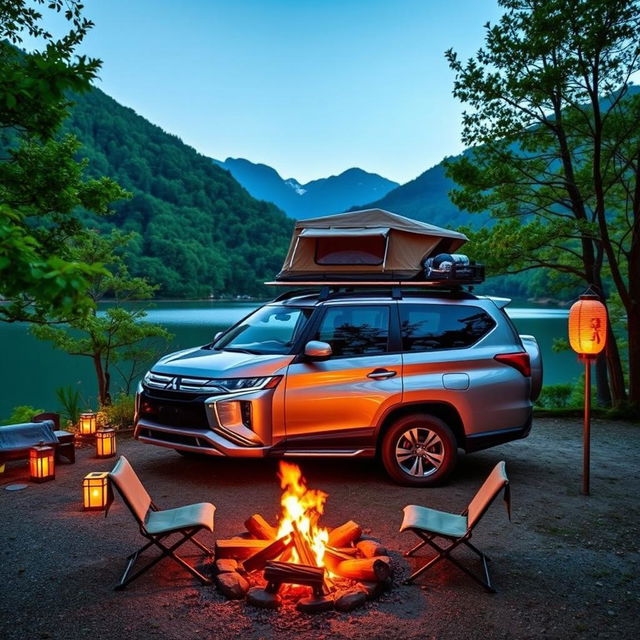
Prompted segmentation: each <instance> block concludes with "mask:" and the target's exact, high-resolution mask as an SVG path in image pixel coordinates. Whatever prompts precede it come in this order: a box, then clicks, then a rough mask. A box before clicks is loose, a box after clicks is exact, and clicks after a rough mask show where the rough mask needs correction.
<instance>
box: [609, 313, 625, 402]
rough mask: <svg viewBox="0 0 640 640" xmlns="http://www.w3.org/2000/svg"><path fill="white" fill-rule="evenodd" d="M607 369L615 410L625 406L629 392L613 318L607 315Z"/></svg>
mask: <svg viewBox="0 0 640 640" xmlns="http://www.w3.org/2000/svg"><path fill="white" fill-rule="evenodd" d="M605 354H606V357H607V367H608V369H609V383H610V385H611V404H612V406H613V408H614V409H616V408H620V407H622V406H624V405H625V403H626V401H627V391H626V389H625V384H624V372H623V370H622V361H621V359H620V351H619V349H618V340H617V339H616V336H615V334H614V333H613V328H612V326H611V318H609V315H608V314H607V347H606V350H605Z"/></svg>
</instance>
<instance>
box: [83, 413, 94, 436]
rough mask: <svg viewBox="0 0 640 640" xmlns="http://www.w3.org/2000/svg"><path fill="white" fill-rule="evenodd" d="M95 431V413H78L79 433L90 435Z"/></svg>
mask: <svg viewBox="0 0 640 640" xmlns="http://www.w3.org/2000/svg"><path fill="white" fill-rule="evenodd" d="M95 432H96V414H95V413H93V412H91V411H88V412H87V413H81V414H80V435H82V436H90V435H91V434H93V433H95Z"/></svg>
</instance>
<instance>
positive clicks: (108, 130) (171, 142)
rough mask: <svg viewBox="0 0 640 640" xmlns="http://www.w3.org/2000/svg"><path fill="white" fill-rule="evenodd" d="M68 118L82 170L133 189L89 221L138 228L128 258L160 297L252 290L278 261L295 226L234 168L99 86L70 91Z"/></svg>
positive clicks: (276, 268)
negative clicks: (234, 172)
mask: <svg viewBox="0 0 640 640" xmlns="http://www.w3.org/2000/svg"><path fill="white" fill-rule="evenodd" d="M73 100H74V102H75V106H74V107H73V109H72V110H71V115H70V117H69V119H68V120H67V121H66V123H65V129H66V131H69V132H72V133H74V134H75V135H76V136H77V137H78V138H79V139H80V141H81V142H82V143H83V149H82V155H83V156H85V157H86V158H87V159H88V161H89V163H88V169H87V171H88V173H89V175H91V176H93V175H95V176H101V175H105V176H109V177H111V178H114V179H115V180H117V181H118V182H119V183H120V184H121V185H122V186H123V187H124V188H126V189H127V190H129V191H130V192H131V193H132V194H133V195H132V198H131V199H130V200H127V201H124V202H120V203H117V205H116V206H115V209H116V212H115V214H114V215H112V216H110V217H108V218H100V219H97V218H90V221H91V224H92V225H95V226H98V227H101V228H105V229H108V228H110V227H112V226H117V227H119V228H121V229H123V230H125V231H135V232H137V233H138V234H139V236H138V239H137V240H136V241H135V242H134V243H133V244H132V245H131V248H130V251H129V254H128V256H127V262H128V264H129V267H130V269H131V271H132V272H133V273H135V274H136V275H143V276H147V277H148V278H149V279H150V280H151V281H152V282H154V283H156V284H158V285H160V289H159V290H158V295H160V296H165V297H203V296H209V295H210V294H213V295H216V296H218V295H223V294H224V295H239V294H250V295H259V294H261V293H264V286H263V285H262V282H263V281H264V280H266V279H270V278H272V277H273V276H274V275H275V274H276V273H277V272H278V271H279V270H280V267H281V266H282V260H283V259H284V255H285V253H286V249H287V245H288V241H289V238H290V234H291V229H292V226H293V222H292V220H290V219H289V218H287V217H286V216H285V214H284V213H282V212H281V211H280V210H279V209H277V208H276V207H275V206H274V205H272V204H270V203H267V202H262V201H259V200H256V199H254V198H253V197H251V196H250V195H249V194H248V193H247V191H245V189H244V188H242V187H241V186H240V185H239V184H238V183H237V182H236V181H235V180H234V179H233V178H232V177H231V175H230V174H229V173H228V172H227V171H225V170H223V169H221V168H220V167H218V166H216V165H215V164H214V163H212V162H211V160H210V159H209V158H206V157H205V156H202V155H200V154H199V153H197V152H196V151H195V150H194V149H192V148H191V147H189V146H187V145H185V144H184V143H183V142H182V141H181V140H180V139H179V138H178V137H176V136H174V135H171V134H168V133H166V132H165V131H163V130H162V129H161V128H160V127H157V126H155V125H153V124H151V123H150V122H148V121H147V120H145V119H144V118H143V117H141V116H139V115H137V114H136V113H135V112H134V111H133V110H132V109H129V108H126V107H123V106H122V105H120V104H118V103H117V102H116V101H115V100H113V99H112V98H110V97H109V96H107V95H106V94H105V93H103V92H102V91H100V90H99V89H94V90H93V91H91V92H90V93H87V94H84V95H80V96H74V97H73Z"/></svg>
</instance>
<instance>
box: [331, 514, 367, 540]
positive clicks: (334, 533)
mask: <svg viewBox="0 0 640 640" xmlns="http://www.w3.org/2000/svg"><path fill="white" fill-rule="evenodd" d="M361 535H362V529H361V527H360V525H359V524H358V523H357V522H354V521H353V520H349V522H345V523H344V524H342V525H340V526H339V527H336V528H335V529H332V530H331V532H330V533H329V541H328V544H329V546H331V547H346V546H347V545H349V544H351V543H352V542H354V541H355V540H358V538H360V536H361Z"/></svg>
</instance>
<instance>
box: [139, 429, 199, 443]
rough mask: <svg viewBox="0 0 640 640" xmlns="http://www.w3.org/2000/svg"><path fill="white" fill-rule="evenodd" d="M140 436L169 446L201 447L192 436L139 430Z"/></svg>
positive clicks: (153, 430)
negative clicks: (167, 443) (166, 443)
mask: <svg viewBox="0 0 640 640" xmlns="http://www.w3.org/2000/svg"><path fill="white" fill-rule="evenodd" d="M140 435H141V436H142V437H144V438H153V439H154V440H161V441H162V442H169V443H170V444H184V445H187V446H189V447H200V446H202V445H201V444H200V442H199V441H198V438H194V437H193V436H181V435H179V434H177V433H165V432H164V431H158V430H156V429H141V430H140Z"/></svg>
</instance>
